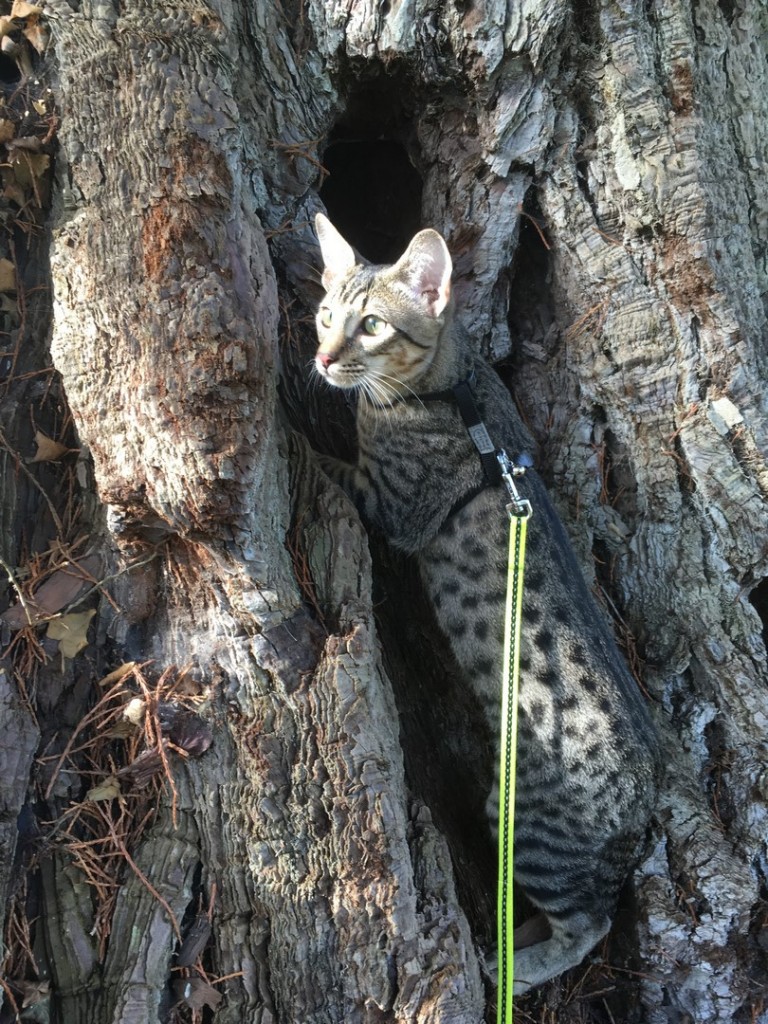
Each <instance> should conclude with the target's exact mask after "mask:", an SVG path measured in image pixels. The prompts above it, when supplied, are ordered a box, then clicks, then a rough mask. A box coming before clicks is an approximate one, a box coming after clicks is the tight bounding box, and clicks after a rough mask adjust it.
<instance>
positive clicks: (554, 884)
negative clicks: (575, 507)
mask: <svg viewBox="0 0 768 1024" xmlns="http://www.w3.org/2000/svg"><path fill="white" fill-rule="evenodd" d="M315 224H316V228H317V234H318V238H319V241H320V247H321V251H322V257H323V262H324V270H323V277H322V280H323V286H324V288H325V289H326V295H325V297H324V299H323V300H322V302H321V304H320V308H319V310H318V313H317V331H318V337H319V342H320V344H319V348H318V350H317V354H316V357H315V367H316V370H317V372H318V373H319V374H320V376H321V377H322V378H323V379H324V380H325V381H327V382H328V383H329V384H332V385H333V386H335V387H339V388H343V389H347V390H354V391H356V392H357V395H358V405H357V444H358V456H357V462H356V463H355V465H348V464H346V463H341V462H339V461H338V460H334V459H331V458H329V457H321V458H322V462H323V465H324V467H325V468H326V470H327V471H328V472H329V474H330V475H331V476H332V477H333V479H335V480H336V481H337V482H338V483H339V484H340V485H341V486H342V487H343V488H344V490H345V491H346V492H347V493H348V494H349V495H350V496H351V497H352V498H353V500H354V501H355V502H356V504H357V506H358V508H359V509H360V512H361V514H362V515H363V517H364V518H365V520H366V521H367V522H368V523H370V524H374V525H375V526H376V527H378V528H379V529H380V530H381V531H383V532H384V533H385V534H386V536H387V537H388V539H389V541H390V542H391V543H392V544H393V545H394V546H395V547H397V548H399V549H401V550H402V551H406V552H410V553H412V554H414V555H416V556H417V558H418V561H419V565H420V569H421V573H422V576H423V579H424V582H425V584H426V587H427V590H428V593H429V595H430V597H431V601H432V603H433V605H434V608H435V611H436V613H437V617H438V621H439V623H440V625H441V627H442V628H443V630H444V631H445V633H446V635H447V637H448V638H449V640H450V643H451V645H452V647H453V650H454V652H455V654H456V657H457V659H458V662H459V664H460V666H461V667H462V669H463V671H464V672H465V673H466V677H467V680H468V683H469V685H470V686H471V687H472V689H473V691H474V692H475V693H476V695H477V698H478V700H479V701H480V703H481V705H482V707H483V709H484V712H485V714H486V715H487V717H488V719H489V721H490V723H491V724H492V726H493V727H494V728H497V725H498V716H499V704H500V699H499V686H500V678H501V660H502V640H503V613H504V601H505V587H506V561H507V543H508V518H507V515H506V513H505V500H506V496H505V492H504V489H503V488H502V487H500V486H490V485H489V483H488V480H487V479H486V476H485V473H484V468H483V466H482V465H481V461H480V458H479V456H478V452H477V449H476V448H475V446H474V444H473V442H472V440H471V439H470V437H469V434H468V432H467V428H466V426H465V423H464V421H463V419H462V417H461V415H460V412H459V409H458V408H457V405H456V401H455V400H454V392H453V390H452V388H453V387H454V385H456V384H457V383H458V382H467V384H468V385H469V387H470V388H471V391H472V393H473V395H474V400H475V402H476V405H477V407H478V408H479V410H480V411H481V412H482V418H483V421H484V422H485V424H486V426H487V428H488V432H489V434H490V436H491V438H492V439H493V441H494V443H495V445H496V446H497V447H500V448H505V449H506V450H507V451H508V452H509V453H510V454H513V453H518V452H521V451H524V450H530V446H531V445H530V438H529V437H528V435H527V433H526V431H525V429H524V428H523V426H522V424H521V422H520V419H519V416H518V414H517V412H516V410H515V407H514V404H513V403H512V400H511V397H510V395H509V393H508V391H507V390H506V388H505V387H504V386H503V384H502V383H501V381H500V380H499V378H498V377H497V375H496V374H495V372H494V371H493V370H492V369H491V367H490V366H489V365H488V364H487V363H486V362H485V361H484V360H482V359H481V358H479V357H478V356H477V355H476V354H474V353H473V351H472V348H471V345H470V343H469V340H468V337H467V335H466V332H465V331H464V330H463V329H462V327H461V325H460V324H459V322H458V320H456V319H455V318H454V309H453V299H452V295H451V270H452V265H451V258H450V255H449V253H448V249H447V246H446V244H445V242H444V241H443V239H442V238H441V236H440V235H439V234H438V233H437V232H436V231H432V230H426V231H420V232H419V233H418V234H417V235H416V236H415V237H414V238H413V240H412V241H411V243H410V245H409V246H408V248H407V250H406V252H405V253H404V255H403V256H402V257H401V258H400V260H398V262H397V263H395V264H394V265H392V266H370V265H368V264H366V263H364V262H361V261H360V260H358V259H356V257H355V254H354V252H353V250H352V248H351V247H350V246H349V245H348V244H347V242H346V241H345V240H344V239H343V238H342V237H341V235H340V234H339V233H338V232H337V231H336V229H335V228H334V227H333V225H332V224H331V223H330V221H329V220H328V219H327V218H325V217H324V216H323V215H322V214H318V216H317V218H316V221H315ZM523 486H524V490H525V494H526V497H528V498H529V499H530V500H531V502H532V505H533V508H534V514H533V517H532V519H531V521H530V523H529V528H528V538H529V539H528V556H527V571H526V583H525V605H524V624H523V640H522V647H521V691H520V717H519V739H518V744H519V746H518V761H517V763H518V768H517V771H518V782H517V805H516V815H515V878H516V880H517V882H518V883H519V884H520V885H521V887H522V888H523V890H524V892H525V894H526V895H527V897H528V899H529V900H530V902H531V903H532V904H533V905H534V906H535V907H537V908H538V909H539V910H540V911H541V913H542V914H543V915H544V916H545V919H546V924H547V925H548V929H543V933H544V934H547V931H548V932H549V933H551V934H550V935H549V937H547V938H545V939H543V940H542V941H537V942H534V943H533V944H532V945H527V946H526V947H525V948H519V946H520V945H522V944H523V941H524V935H518V934H517V933H516V954H515V994H519V993H522V992H525V991H526V990H527V989H529V988H530V987H531V986H534V985H539V984H541V983H542V982H544V981H546V980H547V979H548V978H552V977H554V976H555V975H557V974H560V973H561V972H562V971H564V970H566V969H567V968H569V967H573V966H574V965H576V964H578V963H579V962H580V961H581V960H582V959H583V957H584V956H585V955H586V954H587V953H588V952H589V951H590V950H591V949H592V947H593V946H594V945H595V943H596V942H597V941H598V940H599V939H600V938H601V937H602V936H603V935H605V933H606V932H607V931H608V928H609V927H610V924H611V919H612V916H613V914H614V912H615V907H616V900H617V896H618V893H619V889H620V887H621V885H622V883H623V880H624V878H625V876H626V873H627V871H628V869H629V867H630V865H631V863H632V859H633V857H634V856H635V853H636V850H637V847H638V842H639V839H640V837H641V835H642V833H643V831H644V829H645V827H646V824H647V821H648V818H649V815H650V812H651V808H652V804H653V800H654V790H655V778H656V774H657V753H656V739H655V734H654V730H653V728H652V725H651V721H650V718H649V716H648V713H647V710H646V708H645V705H644V702H643V699H642V697H641V695H640V694H639V692H638V690H637V687H636V685H635V683H634V681H633V680H632V678H631V677H630V676H629V674H628V672H627V670H626V667H625V666H624V664H623V662H622V659H621V657H620V655H619V653H618V650H617V648H616V646H615V643H614V641H613V638H612V636H611V634H610V632H609V630H608V628H607V626H606V623H605V621H604V618H603V616H602V614H601V613H600V611H599V610H598V609H597V607H596V606H595V604H594V601H593V599H592V597H591V595H590V593H589V591H588V589H587V587H586V585H585V583H584V580H583V578H582V575H581V572H580V570H579V567H578V564H577V563H576V560H575V557H574V555H573V552H572V550H571V548H570V546H569V543H568V540H567V538H566V536H565V533H564V531H563V527H562V526H561V524H560V522H559V520H558V518H557V516H556V514H555V512H554V510H553V508H552V505H551V503H550V501H549V499H548V497H547V494H546V492H545V490H544V487H543V486H542V484H541V482H540V480H539V478H538V477H537V475H536V473H535V472H533V471H532V470H529V471H528V473H527V474H526V476H525V478H524V484H523ZM497 800H498V787H497V786H495V787H494V791H493V792H492V793H491V795H490V798H489V802H488V808H489V815H490V816H491V818H492V819H493V818H494V817H496V818H497V816H498V812H497V811H496V804H497ZM523 929H525V934H528V935H530V933H531V929H530V928H526V925H524V926H523ZM518 931H522V930H521V929H518ZM534 931H535V929H534ZM541 931H542V930H541V929H539V934H540V933H541ZM518 944H519V945H518Z"/></svg>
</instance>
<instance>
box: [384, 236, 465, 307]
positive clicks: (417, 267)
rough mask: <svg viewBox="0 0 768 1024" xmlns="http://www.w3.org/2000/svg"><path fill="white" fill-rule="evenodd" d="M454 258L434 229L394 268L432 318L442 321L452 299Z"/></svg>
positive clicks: (414, 242) (417, 240) (414, 240)
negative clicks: (441, 317)
mask: <svg viewBox="0 0 768 1024" xmlns="http://www.w3.org/2000/svg"><path fill="white" fill-rule="evenodd" d="M452 270H453V264H452V263H451V254H450V253H449V252H448V246H447V245H446V244H445V242H444V241H443V237H442V235H439V234H438V233H437V231H433V230H432V228H427V229H426V231H420V232H419V233H418V234H417V235H414V236H413V238H412V239H411V244H410V245H409V246H408V248H407V249H406V250H405V252H404V253H403V255H402V256H401V257H400V259H399V260H398V261H397V263H396V264H395V265H394V267H392V270H391V271H390V273H391V275H392V276H393V277H395V278H399V279H400V280H401V281H402V282H403V283H404V284H405V285H406V287H407V288H408V291H409V292H410V293H411V294H412V296H413V298H414V299H415V300H416V302H418V303H419V304H420V305H421V306H422V308H424V309H425V310H426V312H427V313H429V315H430V316H433V317H438V316H440V314H441V313H442V312H443V310H444V309H445V307H446V306H447V305H448V300H449V299H450V297H451V271H452Z"/></svg>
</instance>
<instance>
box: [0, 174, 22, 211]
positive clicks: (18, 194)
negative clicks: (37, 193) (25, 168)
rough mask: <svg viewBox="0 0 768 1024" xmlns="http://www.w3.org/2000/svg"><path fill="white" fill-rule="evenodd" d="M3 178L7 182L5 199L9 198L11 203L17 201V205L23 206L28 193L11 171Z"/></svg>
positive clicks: (4, 191)
mask: <svg viewBox="0 0 768 1024" xmlns="http://www.w3.org/2000/svg"><path fill="white" fill-rule="evenodd" d="M3 178H4V183H5V188H4V189H3V199H7V200H8V202H9V203H16V205H17V206H23V205H24V203H26V201H27V194H26V192H25V191H24V189H23V188H22V187H21V185H20V184H19V183H18V181H16V179H15V178H14V176H13V175H12V174H11V173H10V171H9V172H8V174H5V175H3Z"/></svg>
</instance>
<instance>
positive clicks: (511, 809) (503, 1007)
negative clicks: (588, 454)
mask: <svg viewBox="0 0 768 1024" xmlns="http://www.w3.org/2000/svg"><path fill="white" fill-rule="evenodd" d="M498 460H499V464H500V465H501V471H502V479H503V481H504V483H505V485H506V487H507V492H508V494H509V499H510V500H509V504H508V505H507V512H508V514H509V560H508V563H507V607H506V614H505V617H504V665H503V670H502V677H501V679H502V685H501V762H500V770H499V885H498V904H497V924H498V956H499V965H498V972H499V988H498V997H497V1015H496V1020H497V1024H512V994H513V991H514V979H515V945H514V931H515V922H514V896H513V892H512V879H513V855H514V845H515V777H516V763H517V706H518V697H519V692H520V635H521V631H522V620H523V576H524V570H525V541H526V537H527V532H528V520H529V519H530V518H531V512H532V509H531V504H530V502H529V501H526V500H525V499H523V498H521V497H520V495H519V493H518V490H517V487H516V486H515V483H514V479H513V478H514V477H515V476H522V474H523V473H525V465H524V464H522V460H521V464H519V465H516V464H515V463H513V462H511V461H510V459H509V458H508V457H507V454H506V452H503V451H502V452H500V453H499V454H498Z"/></svg>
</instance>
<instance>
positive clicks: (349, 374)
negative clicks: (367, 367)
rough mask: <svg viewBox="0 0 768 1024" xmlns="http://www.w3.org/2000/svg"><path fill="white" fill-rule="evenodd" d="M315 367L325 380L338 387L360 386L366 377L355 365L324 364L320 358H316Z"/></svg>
mask: <svg viewBox="0 0 768 1024" xmlns="http://www.w3.org/2000/svg"><path fill="white" fill-rule="evenodd" d="M315 369H316V370H317V372H318V373H319V374H320V376H321V377H322V378H323V380H326V381H328V383H329V384H333V385H334V387H337V388H356V387H359V386H360V384H361V383H362V381H363V377H364V374H363V373H362V372H361V371H360V370H358V369H356V368H355V367H351V366H342V365H341V364H340V363H331V364H330V365H328V366H324V365H323V363H322V362H321V361H320V359H315Z"/></svg>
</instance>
